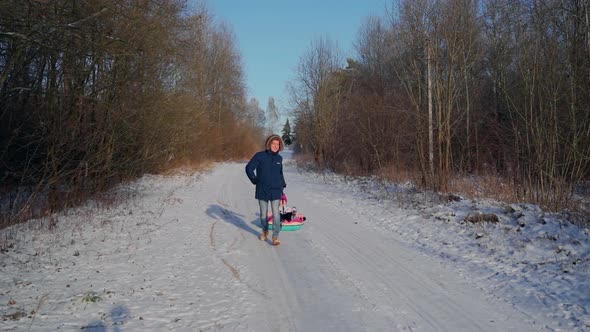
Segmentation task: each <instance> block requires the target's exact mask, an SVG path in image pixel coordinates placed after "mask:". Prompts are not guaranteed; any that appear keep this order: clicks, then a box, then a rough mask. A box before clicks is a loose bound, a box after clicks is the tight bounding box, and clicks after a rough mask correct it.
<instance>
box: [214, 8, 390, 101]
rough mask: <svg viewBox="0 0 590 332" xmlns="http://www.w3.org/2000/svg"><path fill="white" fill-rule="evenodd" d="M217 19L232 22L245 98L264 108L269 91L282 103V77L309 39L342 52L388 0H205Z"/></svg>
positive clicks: (382, 12)
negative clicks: (327, 40) (327, 41)
mask: <svg viewBox="0 0 590 332" xmlns="http://www.w3.org/2000/svg"><path fill="white" fill-rule="evenodd" d="M207 3H208V7H209V9H210V11H211V13H212V14H213V15H214V19H215V21H216V22H225V23H228V24H229V25H231V26H232V27H233V31H234V33H235V35H236V41H237V47H238V49H239V50H240V53H241V55H242V65H243V69H244V74H245V79H246V84H247V86H248V99H250V98H251V97H255V98H256V99H258V101H259V102H260V107H261V108H263V109H266V106H267V103H268V97H271V96H272V97H274V98H275V101H276V104H277V106H278V107H279V109H280V111H283V110H284V108H285V107H286V106H287V101H288V100H287V92H286V90H285V86H286V83H287V82H288V81H290V80H292V79H293V78H294V76H295V75H294V70H295V68H296V66H297V64H298V62H299V59H300V58H301V56H303V55H304V54H305V52H306V51H307V50H308V49H309V47H310V45H311V42H312V41H313V40H314V39H318V38H320V37H327V38H330V39H331V40H332V41H334V42H336V43H337V44H338V47H339V48H340V50H342V53H343V56H344V58H346V57H350V56H353V55H354V49H353V42H354V41H355V40H356V38H357V34H358V30H359V27H360V26H361V24H362V23H363V22H364V19H365V18H366V17H368V16H384V15H385V8H386V6H387V8H391V0H208V1H207Z"/></svg>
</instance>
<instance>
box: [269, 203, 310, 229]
mask: <svg viewBox="0 0 590 332" xmlns="http://www.w3.org/2000/svg"><path fill="white" fill-rule="evenodd" d="M286 205H287V196H286V195H285V194H283V195H282V196H281V203H280V208H279V213H280V214H281V230H283V231H295V230H298V229H300V228H301V227H303V222H304V221H305V220H306V218H305V216H304V215H303V214H301V213H298V212H297V208H296V207H294V206H293V207H291V208H287V207H286ZM267 219H268V229H272V227H273V224H272V212H268V215H267Z"/></svg>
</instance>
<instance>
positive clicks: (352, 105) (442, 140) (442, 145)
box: [290, 0, 590, 210]
mask: <svg viewBox="0 0 590 332" xmlns="http://www.w3.org/2000/svg"><path fill="white" fill-rule="evenodd" d="M390 4H391V6H389V7H390V9H389V10H387V13H386V14H385V15H383V16H381V17H369V18H367V19H366V20H365V23H364V25H363V26H362V27H361V29H360V30H359V33H358V36H357V40H356V43H355V49H356V54H355V55H354V56H351V57H348V58H347V66H346V68H342V65H341V63H343V57H342V54H341V52H340V51H339V49H338V46H337V45H336V44H335V43H333V42H332V41H331V40H330V39H328V38H320V39H317V40H314V41H313V42H312V44H311V46H310V48H309V50H308V51H307V53H306V54H304V55H303V56H302V57H301V58H300V62H299V65H298V67H297V70H296V78H295V79H294V81H293V82H292V84H291V85H290V100H291V106H292V109H293V113H292V117H293V121H292V126H293V128H294V129H293V131H294V132H295V135H296V148H297V149H298V150H300V151H301V152H304V153H308V154H311V155H313V156H314V160H315V162H316V163H317V164H318V165H320V167H325V168H329V169H332V170H334V171H336V172H341V173H347V174H382V175H384V176H388V177H391V178H398V179H402V178H404V177H405V179H404V180H406V179H411V180H413V181H415V182H416V183H417V184H418V185H421V186H422V187H425V188H428V189H432V190H435V191H441V192H448V191H451V190H454V189H456V184H455V183H454V180H455V179H457V178H460V177H466V176H469V175H475V176H479V177H484V176H491V177H494V178H496V179H498V180H497V182H496V183H495V184H494V186H508V187H509V188H510V191H511V197H510V199H513V200H515V201H529V202H534V203H537V204H540V205H541V206H543V207H545V208H548V209H552V210H556V209H563V208H571V207H572V203H573V201H572V198H573V194H574V190H575V188H576V186H577V185H579V184H580V183H581V182H582V181H586V180H588V179H589V177H590V170H589V162H590V13H589V10H590V9H589V6H590V4H589V2H588V1H585V0H446V1H440V0H397V1H392V2H391V3H390ZM479 185H480V186H482V187H484V188H482V190H483V191H486V190H487V192H493V191H494V190H500V188H485V186H486V185H485V184H483V185H482V184H479Z"/></svg>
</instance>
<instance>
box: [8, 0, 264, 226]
mask: <svg viewBox="0 0 590 332" xmlns="http://www.w3.org/2000/svg"><path fill="white" fill-rule="evenodd" d="M0 13H2V14H1V15H0V72H1V74H0V193H1V194H2V197H3V199H2V203H1V204H2V206H0V210H1V211H0V212H1V216H2V218H1V219H2V220H0V226H2V227H3V226H7V225H8V224H10V223H14V222H18V221H20V220H26V219H27V218H30V217H33V216H36V215H38V214H44V213H51V212H52V211H55V210H58V209H60V208H63V207H65V205H70V204H76V203H77V202H78V201H80V200H82V199H84V198H85V197H88V196H90V195H93V194H95V193H97V192H101V191H104V190H105V189H108V188H110V187H112V186H113V185H115V184H117V183H120V182H121V181H125V180H128V179H133V178H135V177H137V176H140V175H142V174H145V173H149V172H160V171H163V170H166V169H169V168H172V167H174V166H178V165H182V164H199V163H201V162H207V161H211V160H228V159H234V158H246V157H250V156H251V153H253V151H255V150H256V149H258V148H259V147H260V142H261V141H262V138H261V137H260V135H261V132H262V130H261V128H260V119H259V118H260V114H258V113H257V112H259V108H258V105H257V103H255V101H250V102H248V101H246V88H245V83H244V77H243V73H242V67H241V63H240V61H241V59H240V53H239V52H238V50H237V49H236V42H235V40H234V35H233V32H232V31H231V29H230V28H229V27H228V26H225V25H223V24H214V23H213V19H212V17H213V16H212V14H211V13H210V12H209V11H208V9H207V7H206V3H205V2H199V3H198V4H197V5H196V7H195V8H192V9H190V12H189V8H188V7H187V2H186V1H180V0H173V1H168V0H150V1H145V0H115V1H111V0H108V1H107V0H88V1H78V0H56V1H16V0H2V1H0ZM252 102H254V104H255V105H254V106H256V107H252V105H251V104H252ZM7 195H9V197H7ZM0 228H1V227H0Z"/></svg>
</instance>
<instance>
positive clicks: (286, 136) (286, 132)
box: [281, 119, 292, 145]
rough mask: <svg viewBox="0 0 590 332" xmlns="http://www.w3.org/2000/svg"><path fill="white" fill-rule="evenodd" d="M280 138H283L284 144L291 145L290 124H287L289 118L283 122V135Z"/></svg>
mask: <svg viewBox="0 0 590 332" xmlns="http://www.w3.org/2000/svg"><path fill="white" fill-rule="evenodd" d="M281 138H282V139H283V142H285V145H291V143H292V139H291V125H290V124H289V119H287V122H285V125H284V126H283V135H282V136H281Z"/></svg>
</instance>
